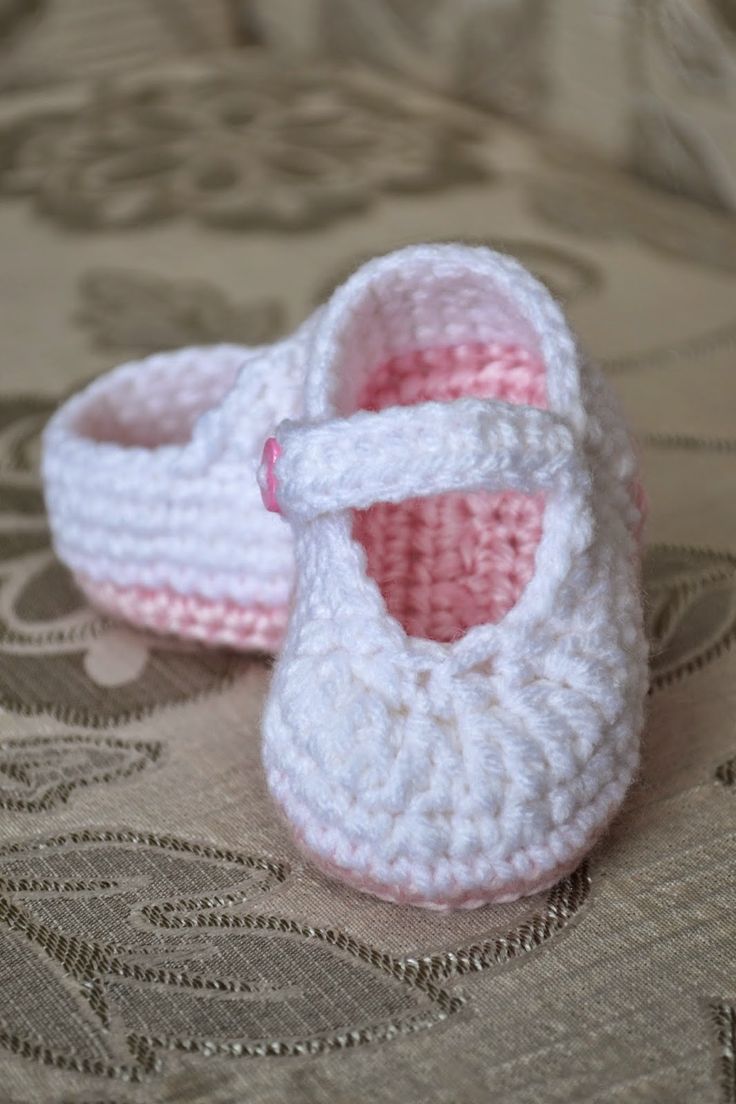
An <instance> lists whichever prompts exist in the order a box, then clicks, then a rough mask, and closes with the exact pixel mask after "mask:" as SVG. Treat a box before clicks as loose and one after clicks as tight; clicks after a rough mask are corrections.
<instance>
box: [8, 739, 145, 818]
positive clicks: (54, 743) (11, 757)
mask: <svg viewBox="0 0 736 1104" xmlns="http://www.w3.org/2000/svg"><path fill="white" fill-rule="evenodd" d="M162 750H163V748H162V745H161V743H159V742H158V741H156V740H151V741H147V740H139V741H132V740H121V739H117V738H115V737H108V736H85V735H81V734H79V735H78V734H72V735H58V736H23V737H20V738H18V739H6V740H1V741H0V809H7V810H8V811H10V812H28V813H39V812H47V811H48V810H49V809H54V808H56V807H57V806H58V805H61V804H63V803H64V802H66V801H68V800H69V798H70V796H71V794H72V793H73V792H74V791H75V790H77V789H80V788H82V787H88V786H93V785H95V784H99V783H109V782H116V781H120V780H122V779H125V778H130V777H132V776H134V775H137V774H139V773H140V772H141V771H144V770H146V769H148V768H149V767H151V766H154V765H155V764H156V763H157V762H158V761H159V760H160V758H161V754H162Z"/></svg>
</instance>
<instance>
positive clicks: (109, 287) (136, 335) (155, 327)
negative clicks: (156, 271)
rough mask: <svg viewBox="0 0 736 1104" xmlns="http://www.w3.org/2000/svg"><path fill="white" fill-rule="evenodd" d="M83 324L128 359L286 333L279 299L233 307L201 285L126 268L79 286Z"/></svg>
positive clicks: (90, 276)
mask: <svg viewBox="0 0 736 1104" xmlns="http://www.w3.org/2000/svg"><path fill="white" fill-rule="evenodd" d="M79 290H80V294H81V300H82V303H81V307H80V309H79V311H78V315H77V318H78V321H79V322H80V323H81V324H82V325H83V326H84V327H85V328H86V329H87V330H89V332H90V333H91V335H92V337H93V339H94V341H95V344H97V345H99V346H100V347H101V348H104V349H112V350H115V351H119V352H122V353H124V354H126V355H127V354H139V355H143V354H145V353H152V352H157V351H159V350H162V349H171V348H175V347H179V346H181V345H209V344H218V343H220V342H226V343H227V342H232V343H234V344H238V345H261V344H265V343H267V342H269V341H273V340H274V339H275V338H276V337H277V336H278V335H279V334H280V333H281V332H282V331H283V329H284V326H285V320H284V316H283V309H282V307H281V304H280V303H279V302H278V301H277V300H275V299H255V300H253V301H251V302H246V303H242V304H235V303H232V302H231V301H230V300H229V299H228V298H227V296H226V295H224V294H223V293H222V292H221V291H220V290H219V289H218V288H216V287H213V286H212V285H210V284H207V283H204V282H202V281H194V280H191V281H190V280H168V279H162V278H160V277H157V276H150V275H148V274H146V273H143V272H129V271H126V270H125V269H93V270H92V271H90V272H88V273H86V275H85V276H84V277H83V278H82V280H81V282H80V289H79Z"/></svg>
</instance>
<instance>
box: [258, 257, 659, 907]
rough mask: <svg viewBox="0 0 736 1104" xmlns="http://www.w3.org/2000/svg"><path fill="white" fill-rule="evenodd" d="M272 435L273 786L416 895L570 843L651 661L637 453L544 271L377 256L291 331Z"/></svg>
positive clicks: (562, 855)
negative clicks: (275, 532) (283, 410)
mask: <svg viewBox="0 0 736 1104" xmlns="http://www.w3.org/2000/svg"><path fill="white" fill-rule="evenodd" d="M307 341H308V354H307V357H306V362H307V372H306V381H305V388H304V393H305V399H304V417H303V419H302V420H301V421H286V422H284V423H283V424H282V425H281V426H280V427H279V428H278V430H277V432H276V439H277V443H278V446H279V448H278V449H277V450H274V451H272V454H271V455H272V457H273V472H272V474H273V475H274V476H275V486H276V488H277V497H278V505H279V508H280V510H281V512H282V513H283V515H284V516H285V517H286V519H287V520H288V521H289V522H290V524H291V526H292V530H293V534H294V546H295V557H296V565H297V578H296V589H295V596H294V604H293V609H292V613H291V618H290V621H289V625H288V629H287V633H286V638H285V642H284V647H283V651H282V654H281V657H280V659H279V661H278V664H277V667H276V671H275V674H274V679H273V683H272V687H271V692H270V696H269V700H268V704H267V708H266V713H265V720H264V763H265V767H266V773H267V778H268V783H269V786H270V788H271V791H272V793H273V795H274V797H275V799H276V800H277V802H278V803H279V805H280V806H281V808H282V809H283V811H284V813H285V814H286V816H287V818H288V819H289V821H290V822H291V824H292V826H293V829H294V831H295V834H296V837H297V839H298V841H299V842H300V844H301V846H302V847H303V848H304V849H305V850H306V851H307V852H308V853H309V854H310V855H311V856H312V857H313V858H314V859H315V861H316V862H317V863H318V864H319V865H321V866H322V867H323V868H324V869H326V870H327V871H328V872H330V873H333V874H335V875H337V876H338V877H340V878H342V879H344V880H346V881H348V882H350V883H351V884H353V885H355V886H357V887H359V888H361V889H364V890H367V891H370V892H372V893H375V894H377V895H379V896H381V897H385V898H387V899H389V900H393V901H398V902H401V903H411V904H417V905H423V906H426V907H431V908H447V907H474V906H477V905H481V904H483V903H486V902H489V901H506V900H511V899H513V898H515V897H517V896H519V895H521V894H526V893H532V892H535V891H537V890H540V889H542V888H544V887H546V886H547V885H549V884H551V883H552V882H554V881H555V880H556V879H557V878H559V877H560V876H561V875H562V874H564V873H566V872H567V871H569V870H571V869H572V868H573V867H574V866H575V864H576V863H577V862H578V861H579V860H580V858H581V857H582V856H583V855H584V854H585V853H586V852H587V851H588V849H589V848H590V847H591V845H592V843H593V842H594V840H595V839H596V837H597V836H598V835H599V834H600V832H601V831H602V830H603V828H604V827H605V826H606V824H607V823H608V822H609V820H610V818H611V817H612V816H613V814H614V813H615V812H616V810H617V809H618V807H619V805H620V804H621V801H622V799H623V797H624V794H625V792H626V790H627V788H628V786H629V784H630V782H631V780H632V777H633V775H634V773H635V771H636V769H637V763H638V744H639V733H640V730H641V727H642V723H643V703H644V698H645V693H646V688H647V670H646V658H647V654H646V643H645V638H644V632H643V624H642V610H641V601H640V596H639V572H638V544H637V537H638V532H639V530H640V527H641V522H642V509H641V500H640V496H639V495H638V493H637V490H636V459H635V455H634V451H633V448H632V445H631V441H630V438H629V434H628V431H627V429H626V426H625V424H624V422H623V420H622V417H621V415H620V412H619V410H618V407H617V405H616V403H615V402H614V400H613V398H612V396H611V394H610V393H609V391H608V389H607V387H606V385H605V383H604V381H603V379H602V377H601V375H600V373H599V372H598V371H597V369H595V368H594V367H592V366H591V365H590V364H588V363H587V362H586V361H585V360H584V359H583V358H582V357H581V355H580V353H579V351H578V348H577V346H576V343H575V341H574V339H573V337H572V335H571V333H570V330H569V328H568V326H567V324H566V322H565V320H564V317H563V315H562V313H561V311H560V309H559V307H558V306H557V305H556V303H555V302H554V301H553V300H552V298H551V296H550V295H549V293H548V292H547V291H546V289H545V288H543V287H542V286H541V285H540V284H539V283H538V282H537V281H536V280H534V279H533V278H532V277H531V276H530V275H529V274H528V273H527V272H526V271H525V270H524V269H523V268H522V267H521V266H520V265H518V264H517V263H516V262H514V261H512V260H510V259H509V258H506V257H503V256H501V255H499V254H496V253H493V252H491V251H489V250H486V249H476V248H470V247H464V246H453V245H437V246H419V247H411V248H408V249H405V250H401V251H399V252H397V253H395V254H392V255H390V256H388V257H384V258H380V259H378V260H376V261H373V262H370V263H369V264H367V265H366V266H364V267H363V268H362V269H360V270H359V271H358V272H357V273H356V274H355V275H354V276H353V277H351V279H350V280H348V282H347V283H346V284H345V285H344V286H343V287H342V288H341V289H339V290H338V291H337V292H336V293H335V295H334V296H333V298H332V300H331V301H330V303H329V304H328V306H327V307H326V308H325V311H324V313H323V314H322V315H321V317H320V318H319V319H318V320H317V322H316V324H315V326H314V328H313V329H312V330H311V331H310V333H309V334H308V337H307Z"/></svg>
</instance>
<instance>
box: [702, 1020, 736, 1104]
mask: <svg viewBox="0 0 736 1104" xmlns="http://www.w3.org/2000/svg"><path fill="white" fill-rule="evenodd" d="M708 1013H709V1015H710V1020H711V1023H712V1025H713V1028H714V1029H715V1040H714V1041H715V1047H716V1061H717V1079H718V1084H719V1086H720V1090H721V1096H720V1099H721V1101H722V1102H723V1104H734V1102H735V1101H736V1008H734V1006H733V1005H732V1004H728V1003H726V1002H725V1001H711V1002H710V1003H709V1005H708Z"/></svg>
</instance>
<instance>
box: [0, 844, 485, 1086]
mask: <svg viewBox="0 0 736 1104" xmlns="http://www.w3.org/2000/svg"><path fill="white" fill-rule="evenodd" d="M286 875H287V871H286V868H285V867H284V866H283V864H281V863H278V862H274V861H270V860H267V859H260V858H253V857H251V856H248V855H242V854H239V853H235V852H231V851H222V850H218V849H216V848H212V847H206V846H204V845H198V844H194V843H190V842H188V841H186V840H182V839H176V838H173V837H162V836H154V835H146V834H139V833H135V832H130V831H110V830H99V831H92V830H85V831H84V832H81V833H78V834H73V835H68V836H59V837H56V838H53V839H47V840H43V841H37V842H31V843H28V844H18V845H15V846H11V847H7V848H5V849H4V850H3V851H2V852H0V932H2V938H3V942H4V943H5V947H4V951H3V954H2V956H0V974H2V978H1V980H0V984H1V985H2V988H3V1010H2V1012H0V1045H3V1046H5V1047H7V1048H9V1049H11V1050H12V1051H14V1052H15V1053H17V1054H21V1055H24V1056H26V1057H28V1058H33V1059H36V1060H37V1061H42V1062H44V1063H48V1064H51V1065H54V1066H56V1067H57V1068H59V1069H71V1070H76V1071H79V1072H85V1073H89V1074H94V1075H97V1076H100V1077H109V1078H117V1079H120V1080H131V1081H140V1080H142V1079H144V1078H146V1077H147V1076H152V1075H155V1074H157V1073H159V1072H160V1071H161V1070H162V1069H163V1068H164V1065H165V1064H166V1063H167V1062H168V1059H167V1057H166V1056H167V1054H169V1055H173V1054H175V1053H176V1052H186V1053H188V1054H194V1055H199V1056H201V1057H213V1056H220V1057H232V1058H236V1057H269V1056H279V1055H297V1054H304V1055H308V1054H316V1053H322V1052H325V1051H329V1050H335V1049H345V1048H349V1047H352V1046H356V1045H359V1044H361V1043H367V1042H374V1041H379V1040H386V1039H390V1038H393V1037H394V1036H396V1035H399V1034H405V1033H407V1032H414V1031H419V1030H424V1029H426V1028H429V1027H431V1026H432V1025H433V1024H436V1023H439V1022H440V1021H442V1020H444V1019H446V1018H447V1017H448V1016H451V1015H453V1014H454V1013H456V1012H457V1011H458V1010H459V1009H460V1008H461V1007H462V1005H463V1003H464V1002H463V998H461V997H460V996H458V995H455V996H453V995H451V994H450V993H449V992H448V991H447V990H446V989H444V988H443V987H442V986H441V985H438V984H436V983H435V982H434V981H432V980H430V979H428V978H426V977H425V976H424V975H421V976H418V975H417V974H416V971H414V970H412V969H411V968H409V967H408V966H407V965H406V964H404V963H402V962H401V961H400V960H399V959H397V958H395V957H394V956H392V955H390V954H386V953H383V952H381V951H378V950H376V949H374V948H371V947H369V946H366V945H365V944H363V943H361V942H360V941H358V940H355V939H353V938H352V937H350V936H347V935H345V934H344V933H342V932H340V931H338V930H336V929H327V928H314V927H310V926H308V925H307V924H305V923H303V922H302V921H296V920H291V919H288V918H286V917H283V916H278V915H274V914H272V913H271V912H269V911H267V899H268V894H269V892H270V891H271V890H273V889H274V888H276V887H278V885H279V884H280V883H282V882H283V881H284V879H285V878H286ZM264 905H266V908H264ZM39 985H42V986H43V990H44V993H45V994H46V1000H45V1001H44V1002H38V1001H37V1000H34V999H33V997H32V993H33V992H34V991H36V992H38V989H37V986H39ZM53 1004H55V1005H56V1007H57V1009H58V1007H59V1006H60V1005H61V1006H62V1007H64V1008H65V1009H66V1013H65V1014H59V1015H54V1016H53V1017H50V1018H48V1019H47V1018H46V1015H45V1011H44V1009H45V1008H46V1007H48V1006H49V1005H53Z"/></svg>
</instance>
